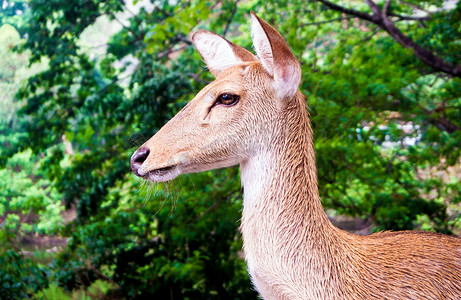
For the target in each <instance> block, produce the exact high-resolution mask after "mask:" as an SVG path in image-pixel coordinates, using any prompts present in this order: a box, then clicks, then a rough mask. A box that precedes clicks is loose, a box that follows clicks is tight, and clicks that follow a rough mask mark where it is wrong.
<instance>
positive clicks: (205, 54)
mask: <svg viewBox="0 0 461 300" xmlns="http://www.w3.org/2000/svg"><path fill="white" fill-rule="evenodd" d="M194 44H195V47H196V48H197V50H198V52H199V53H200V55H201V56H202V58H203V60H204V61H205V63H206V64H207V66H208V69H210V71H211V72H212V73H219V72H221V71H224V70H225V69H227V68H229V67H232V66H234V65H237V64H239V63H241V62H242V60H241V59H240V58H238V57H237V56H235V54H234V52H233V51H232V48H231V46H230V45H229V43H228V42H227V41H226V40H225V39H223V38H221V37H220V36H218V35H216V34H213V33H210V32H197V33H196V34H195V35H194Z"/></svg>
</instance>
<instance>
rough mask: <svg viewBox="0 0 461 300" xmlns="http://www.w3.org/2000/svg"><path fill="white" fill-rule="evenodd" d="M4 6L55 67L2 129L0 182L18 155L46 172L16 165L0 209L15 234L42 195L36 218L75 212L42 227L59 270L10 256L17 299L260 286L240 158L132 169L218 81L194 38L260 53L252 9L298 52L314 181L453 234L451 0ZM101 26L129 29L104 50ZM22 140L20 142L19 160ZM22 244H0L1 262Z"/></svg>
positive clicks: (243, 293)
mask: <svg viewBox="0 0 461 300" xmlns="http://www.w3.org/2000/svg"><path fill="white" fill-rule="evenodd" d="M135 2H137V1H135ZM5 3H8V5H9V6H8V9H7V10H3V11H2V14H1V15H0V16H1V17H2V18H3V19H2V20H4V18H5V16H6V15H11V11H21V12H22V11H23V10H24V13H23V14H22V13H21V15H27V16H30V20H29V21H28V22H25V23H21V24H23V26H21V28H19V32H20V33H21V34H20V35H18V34H17V33H16V35H15V39H16V40H17V39H19V37H20V36H22V33H24V36H27V39H26V40H25V41H24V43H23V44H22V46H21V47H20V51H22V52H21V53H22V54H21V55H26V54H27V55H28V60H29V62H30V63H35V62H42V61H43V59H45V58H46V59H47V60H48V61H47V65H48V68H47V69H46V70H44V71H42V72H40V73H37V74H35V75H32V76H31V77H30V78H29V79H28V81H27V83H26V84H24V85H23V86H22V88H21V89H20V91H19V93H18V98H20V99H21V101H22V102H21V107H20V111H19V116H20V119H21V126H18V127H15V129H14V131H15V133H14V134H15V136H16V137H15V138H10V137H8V138H7V139H3V140H2V141H1V142H2V145H5V146H7V147H4V148H2V150H1V152H0V158H1V161H2V166H3V170H0V176H8V175H6V174H11V171H12V170H13V169H14V168H15V166H17V165H20V166H21V167H20V168H21V170H22V171H23V172H27V170H32V171H30V172H33V173H34V174H35V173H37V174H40V179H39V180H30V178H29V179H28V178H27V176H25V177H21V176H23V175H20V174H18V175H16V176H17V177H16V178H17V179H16V182H17V183H16V184H15V185H13V186H9V187H8V186H7V187H3V188H2V192H4V197H5V198H4V199H6V200H3V202H0V205H3V206H2V209H3V210H4V213H5V214H8V216H7V217H6V218H7V220H8V222H3V223H2V224H3V225H2V226H3V227H2V230H3V232H4V233H5V234H6V233H8V234H9V235H8V236H9V237H10V238H14V237H15V236H14V235H15V234H17V233H18V231H17V230H16V228H17V227H18V226H21V225H20V223H21V222H20V219H18V214H17V213H16V212H14V209H16V208H14V207H12V205H13V204H12V203H18V205H20V206H18V207H21V209H25V208H27V207H31V208H33V204H34V203H39V205H38V207H37V208H36V212H37V213H38V214H39V215H40V216H41V217H42V219H43V220H49V219H50V217H47V216H49V215H47V210H46V209H44V206H43V205H44V203H46V202H47V201H49V202H50V203H54V204H53V205H55V207H58V208H57V209H51V210H52V211H53V214H54V215H53V216H54V217H56V218H58V216H59V210H60V209H61V208H59V207H61V206H60V204H59V203H57V202H56V199H62V202H63V205H66V206H67V207H71V206H74V205H75V206H76V208H77V219H76V220H75V221H73V222H71V223H69V224H67V225H62V226H56V228H52V227H50V226H49V224H48V225H46V226H45V228H47V230H49V231H48V232H46V231H44V232H46V233H54V232H56V231H59V234H61V235H62V236H66V237H69V242H68V247H67V248H66V249H65V251H63V252H62V253H60V254H59V255H58V257H57V259H56V260H55V261H54V262H53V263H52V264H51V265H47V266H44V265H40V264H33V263H32V262H28V261H27V260H24V259H22V258H21V257H19V258H18V259H17V260H15V261H18V262H19V261H20V263H18V264H17V265H21V266H22V267H21V268H19V269H20V270H21V272H16V273H14V272H12V273H9V274H13V275H9V277H8V281H6V280H5V281H4V282H8V284H7V285H6V286H4V287H2V288H3V290H5V291H9V292H11V293H12V292H14V294H12V295H16V296H19V297H25V296H27V295H29V296H31V295H32V294H33V293H34V292H35V291H38V290H41V291H40V295H44V294H45V293H44V291H45V292H46V291H48V290H47V289H46V286H45V285H44V284H43V283H44V282H54V283H55V284H58V285H59V286H61V287H63V288H65V289H67V290H75V289H78V288H81V287H83V288H87V287H88V286H90V285H92V283H94V282H100V281H104V282H108V283H110V286H111V291H108V292H107V293H108V294H110V295H112V296H113V297H117V298H139V297H146V296H151V297H161V298H206V299H211V298H219V299H223V298H232V299H234V298H235V299H239V298H245V299H247V298H255V297H256V294H255V293H254V291H253V290H252V289H251V285H250V282H249V280H248V278H247V275H246V271H245V266H244V262H243V261H242V259H241V253H240V251H241V241H240V235H239V233H238V229H237V227H238V220H239V218H240V208H241V204H242V202H241V198H242V195H241V190H240V184H239V176H238V169H237V168H229V169H226V170H218V171H211V172H204V173H202V174H193V175H187V176H183V177H180V178H178V179H177V180H175V181H173V182H172V183H168V184H165V185H163V184H160V185H150V184H142V183H141V181H139V180H138V179H135V178H134V176H133V175H132V174H131V173H130V167H129V157H130V155H131V154H132V152H133V151H134V150H135V148H136V147H137V146H139V145H140V144H141V143H142V142H143V141H144V140H146V139H147V138H149V137H150V136H151V135H152V134H153V133H154V132H155V131H156V130H158V129H159V128H160V127H161V126H162V125H163V124H164V123H165V122H166V121H167V120H168V119H169V118H170V117H171V116H173V115H174V113H175V112H176V111H178V110H179V109H180V108H181V107H182V106H183V105H184V104H185V103H186V102H187V101H188V100H190V99H191V98H192V97H193V94H194V93H195V91H198V90H199V89H200V88H202V87H203V86H204V85H205V84H206V83H208V82H209V81H211V80H212V77H211V75H210V74H209V73H208V72H205V70H204V69H203V64H202V63H201V60H200V57H199V55H198V53H196V51H194V49H193V47H192V46H191V43H190V41H189V39H188V35H189V34H190V32H191V31H194V30H197V29H200V28H204V29H207V30H211V31H214V32H217V33H218V34H222V35H224V36H226V37H227V38H229V39H230V40H232V41H234V42H236V43H238V44H240V45H243V46H245V47H247V48H250V45H251V44H250V42H251V41H250V37H249V33H248V31H247V30H246V28H247V27H248V22H249V21H248V19H249V18H248V12H249V11H250V10H255V11H256V12H257V13H258V14H259V15H260V16H261V17H263V18H264V19H266V20H268V21H269V22H270V23H272V24H274V25H275V26H276V27H277V28H278V29H279V30H280V32H281V33H282V34H283V35H284V36H285V38H286V39H287V41H288V43H289V44H290V45H291V46H292V48H293V50H294V53H295V54H296V55H297V57H298V58H299V60H300V61H301V64H302V69H303V74H304V78H303V82H302V85H301V90H302V91H303V93H304V94H305V95H306V96H307V102H308V104H309V106H310V114H311V117H312V122H313V125H314V132H315V145H316V152H317V165H318V169H319V188H320V193H321V196H322V198H323V201H324V205H325V206H326V208H327V209H328V210H329V213H330V215H332V217H335V216H336V215H338V214H340V215H343V214H346V215H352V216H355V217H359V218H363V219H365V220H369V221H370V223H371V224H372V226H373V230H383V229H394V230H400V229H414V228H423V229H427V230H434V231H439V232H444V233H456V232H458V231H459V227H460V222H459V220H460V214H459V202H460V200H461V196H460V193H461V190H460V186H461V185H460V182H459V181H460V178H459V175H457V173H456V168H459V157H460V151H461V150H460V147H459V145H460V144H461V142H460V140H461V136H460V130H459V128H460V126H461V124H460V120H461V115H460V114H461V109H460V107H461V99H460V95H461V92H460V91H461V82H460V78H459V76H458V73H457V72H458V71H457V70H458V69H457V66H459V62H460V57H459V55H460V53H461V51H460V49H459V48H460V45H459V37H460V32H459V28H461V27H460V22H461V18H460V13H461V4H459V3H458V2H457V3H456V4H455V6H453V7H448V6H446V4H445V2H443V1H435V2H434V1H431V2H429V1H413V0H411V1H410V0H409V1H405V2H396V1H381V2H377V3H375V2H371V0H370V1H367V2H366V3H362V2H358V1H357V2H356V1H353V2H346V1H334V2H333V1H323V0H318V1H313V0H312V1H300V0H282V1H264V2H263V1H259V0H255V1H248V2H240V1H227V0H221V1H199V0H192V1H177V3H173V2H172V1H166V0H165V1H139V2H138V6H137V7H133V6H132V5H129V4H127V3H125V2H124V1H119V0H105V1H96V0H89V1H85V2H78V1H70V2H69V1H64V0H53V1H42V0H31V1H28V2H27V5H26V4H24V2H22V1H6V2H5ZM16 3H17V4H16ZM16 5H18V7H21V9H19V10H14V9H12V8H13V7H15V6H16ZM10 17H11V16H10ZM104 20H105V21H104ZM99 22H113V23H111V24H119V26H120V28H121V29H120V30H119V31H117V32H116V33H115V34H113V35H111V36H110V37H109V38H108V41H107V43H104V44H103V45H98V46H100V48H101V49H102V50H101V51H100V52H97V51H96V50H95V49H91V48H90V49H88V47H87V46H88V44H90V43H85V42H84V41H83V40H84V36H85V34H88V32H91V30H93V32H94V30H96V29H95V28H96V27H97V26H99V25H98V24H101V23H99ZM19 23H20V22H18V23H17V24H19ZM15 26H16V25H15ZM2 28H3V27H2ZM0 36H1V35H0ZM404 37H406V38H404ZM409 41H411V42H409ZM90 45H91V44H90ZM421 49H424V50H421ZM8 53H10V52H8ZM428 53H429V54H431V55H432V56H431V55H429V54H428ZM8 55H19V54H8ZM12 60H14V61H20V58H19V57H16V58H12ZM10 62H11V61H6V62H3V63H10ZM0 70H1V69H0ZM5 70H6V69H5ZM2 72H3V71H2ZM1 74H3V73H0V76H3V77H0V79H1V78H8V80H10V78H11V76H12V75H8V76H6V75H1ZM9 103H11V102H9ZM14 105H17V104H14ZM0 112H1V113H2V114H6V111H4V110H1V111H0ZM8 128H10V129H9V130H11V128H12V127H11V126H10V127H8ZM1 130H2V129H0V131H1ZM21 130H22V131H21ZM18 132H20V133H18ZM0 133H2V134H4V132H3V131H1V132H0ZM2 138H3V136H2ZM63 138H64V141H65V143H66V144H67V146H69V143H70V144H71V146H72V147H71V149H70V148H69V147H67V150H66V147H65V145H64V144H63ZM3 149H6V150H3ZM26 149H30V150H26ZM23 151H25V152H23ZM28 151H31V152H28ZM15 152H22V153H21V154H18V155H17V156H14V157H13V158H11V156H12V153H15ZM32 154H33V155H39V156H41V157H43V158H42V162H41V166H42V168H41V169H40V170H37V169H35V165H33V164H31V165H24V164H23V161H24V160H27V159H31V156H30V155H32ZM15 161H16V162H15ZM5 170H6V171H5ZM451 170H455V171H451ZM1 172H5V173H1ZM7 172H9V173H7ZM458 172H459V171H458ZM2 174H4V175H2ZM21 174H22V173H21ZM440 174H443V176H440ZM4 182H6V181H4ZM18 190H20V191H21V193H20V195H19V196H17V197H18V198H16V199H17V200H16V202H14V201H13V202H11V201H10V200H11V197H12V196H11V195H13V194H14V193H15V192H17V191H18ZM31 191H34V192H33V193H32V192H31ZM31 194H36V195H38V197H41V198H39V199H40V200H31V198H28V197H29V196H30V195H31ZM50 199H51V200H50ZM34 201H35V202H34ZM15 216H16V217H15ZM54 217H53V218H54ZM59 222H60V221H59V220H58V221H57V222H53V224H57V225H59V224H60V223H59ZM8 224H10V225H8ZM11 224H13V225H11ZM35 224H36V225H34V226H36V228H37V230H38V226H39V225H38V224H40V222H38V223H35ZM8 226H10V227H8ZM11 226H13V227H11ZM7 227H8V228H13V230H9V231H8V230H6V229H7ZM26 227H27V226H26ZM15 230H16V231H15ZM34 230H35V229H34ZM37 232H40V231H39V230H38V231H37ZM5 236H6V235H5ZM8 251H9V252H8ZM15 255H16V256H15ZM17 255H18V251H15V249H6V250H5V251H4V252H2V253H1V257H2V259H4V258H5V257H17ZM10 261H12V260H11V259H10ZM26 263H27V264H28V266H29V267H27V266H26ZM8 266H10V267H11V266H12V264H9V265H8ZM28 268H29V269H30V271H29V270H28ZM11 270H13V269H11ZM15 270H18V268H17V269H15ZM2 274H3V275H4V276H6V275H5V274H7V273H0V276H1V275H2ZM24 274H29V276H30V278H29V279H30V281H28V282H32V281H34V282H35V285H32V288H31V289H30V290H27V289H26V288H25V286H26V285H24V284H21V283H20V278H21V276H23V275H24ZM32 275H34V276H35V279H34V277H33V276H32ZM218 275H219V276H218ZM5 278H6V277H5ZM29 279H28V280H29ZM18 283H19V284H18ZM15 284H16V285H15ZM13 285H15V286H16V289H15V290H13V289H12V288H11V287H12V286H13ZM41 285H43V286H41ZM51 288H53V286H52V287H51ZM51 288H50V289H51ZM3 290H2V291H3ZM0 292H1V291H0ZM8 295H9V294H8ZM37 295H38V294H37Z"/></svg>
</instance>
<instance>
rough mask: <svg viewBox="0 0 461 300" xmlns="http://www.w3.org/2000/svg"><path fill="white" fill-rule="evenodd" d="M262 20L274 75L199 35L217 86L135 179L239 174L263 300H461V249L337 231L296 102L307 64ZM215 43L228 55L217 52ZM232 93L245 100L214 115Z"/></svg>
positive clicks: (398, 235)
mask: <svg viewBox="0 0 461 300" xmlns="http://www.w3.org/2000/svg"><path fill="white" fill-rule="evenodd" d="M252 18H253V24H254V26H256V28H254V30H253V31H254V39H255V40H256V42H257V43H259V44H258V45H259V46H258V45H255V48H256V50H257V52H258V51H259V52H260V53H258V55H259V57H260V59H261V60H262V61H263V62H264V64H262V63H260V62H259V61H257V60H255V57H254V56H252V55H251V54H250V53H247V50H245V49H243V48H241V47H239V46H236V45H234V44H232V43H230V42H228V41H225V40H221V39H220V38H219V37H217V36H216V35H215V34H212V33H208V32H204V31H201V32H199V35H198V36H197V37H196V38H195V39H194V38H193V40H194V42H195V43H197V44H199V45H197V49H199V51H200V52H201V54H202V56H203V57H204V60H205V61H206V62H207V64H208V65H209V67H210V70H212V72H213V74H214V75H215V76H216V77H217V78H216V80H215V81H214V82H212V83H211V84H210V85H208V86H207V87H205V88H204V89H203V90H202V91H201V92H200V93H198V94H197V96H196V97H195V98H194V99H193V100H192V101H191V102H190V103H189V104H188V105H187V106H186V107H185V108H184V109H183V110H182V111H181V112H180V113H178V115H176V116H175V117H174V118H173V119H172V120H170V121H169V122H168V123H167V124H166V125H165V126H164V127H163V128H162V129H161V130H160V131H159V132H158V133H157V134H156V135H155V136H153V137H152V138H151V139H150V140H149V141H147V142H146V143H145V144H144V145H143V146H142V147H141V148H140V149H139V150H138V151H137V152H135V154H134V155H133V157H132V168H133V171H134V172H135V173H136V174H137V175H139V176H142V177H144V178H146V179H148V180H152V181H165V180H170V179H172V178H174V177H176V176H177V175H179V174H182V173H190V172H200V171H204V170H209V169H213V168H221V167H226V166H231V165H235V164H240V166H241V173H242V183H243V189H244V207H243V213H242V224H241V231H242V235H243V240H244V250H245V258H246V260H247V263H248V271H249V273H250V275H251V278H252V280H253V282H254V284H255V287H256V289H257V290H258V292H259V293H260V295H261V296H262V297H263V298H264V299H461V239H459V238H457V237H449V236H445V235H440V234H434V233H426V232H412V231H407V232H385V233H378V234H374V235H370V236H355V235H352V234H349V233H347V232H344V231H341V230H339V229H338V228H336V227H334V226H333V225H332V224H331V222H330V221H329V220H328V218H327V216H326V214H325V212H324V211H323V208H322V205H321V202H320V198H319V195H318V189H317V177H316V174H317V171H316V167H315V155H314V149H313V144H312V131H311V128H310V125H309V117H308V114H307V110H306V105H305V100H304V98H303V96H302V95H301V93H300V92H295V93H293V91H295V90H296V88H297V85H298V82H299V78H298V75H299V74H300V73H299V72H300V68H299V64H298V62H297V61H296V59H295V58H294V55H292V54H291V51H290V50H289V47H288V45H286V43H285V42H284V40H283V38H282V37H281V36H280V34H279V33H278V32H277V31H276V30H275V29H274V28H272V27H271V26H269V25H268V24H267V23H265V22H264V21H262V20H261V19H259V18H257V17H256V16H255V15H253V16H252ZM202 43H203V44H202ZM210 44H211V45H220V46H221V49H225V51H223V52H222V53H217V54H215V53H212V51H209V49H208V48H207V46H208V45H210ZM226 47H227V48H226ZM201 49H202V50H201ZM268 51H272V54H273V55H270V53H269V55H268ZM222 55H231V56H232V55H235V56H236V57H230V59H228V60H225V63H226V64H228V63H229V62H235V63H234V65H232V66H230V67H227V65H226V64H220V63H219V61H217V60H218V59H219V57H220V56H222ZM271 59H273V60H274V61H271ZM223 65H225V66H226V67H225V68H223V67H222V66H223ZM270 68H273V69H270ZM222 93H233V94H238V95H239V96H240V101H239V102H238V103H237V104H235V105H233V106H229V107H226V106H222V105H215V100H216V99H217V98H218V97H219V95H220V94H222ZM146 149H147V150H148V151H147V152H146ZM143 153H144V154H143ZM146 153H147V155H146Z"/></svg>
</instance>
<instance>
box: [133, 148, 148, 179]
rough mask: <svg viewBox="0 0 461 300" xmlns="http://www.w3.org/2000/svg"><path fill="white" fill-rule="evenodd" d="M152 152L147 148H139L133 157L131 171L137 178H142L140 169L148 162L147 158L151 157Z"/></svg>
mask: <svg viewBox="0 0 461 300" xmlns="http://www.w3.org/2000/svg"><path fill="white" fill-rule="evenodd" d="M149 153H150V150H149V148H147V147H141V148H139V149H138V150H137V151H136V152H135V153H134V154H133V156H132V157H131V170H133V173H135V174H136V175H137V176H140V175H139V173H138V170H139V168H140V167H141V165H142V164H143V162H145V161H146V159H147V157H148V156H149Z"/></svg>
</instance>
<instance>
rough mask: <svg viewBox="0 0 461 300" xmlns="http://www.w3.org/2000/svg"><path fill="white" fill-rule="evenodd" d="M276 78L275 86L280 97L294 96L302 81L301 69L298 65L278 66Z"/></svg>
mask: <svg viewBox="0 0 461 300" xmlns="http://www.w3.org/2000/svg"><path fill="white" fill-rule="evenodd" d="M274 79H275V81H274V84H275V86H274V88H275V89H276V91H277V93H278V95H279V97H281V98H283V97H293V96H294V95H295V94H296V92H297V91H298V86H299V83H300V82H301V69H300V68H299V66H298V65H286V66H285V67H284V68H277V69H276V70H275V74H274Z"/></svg>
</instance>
